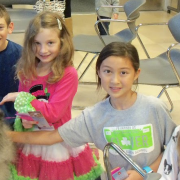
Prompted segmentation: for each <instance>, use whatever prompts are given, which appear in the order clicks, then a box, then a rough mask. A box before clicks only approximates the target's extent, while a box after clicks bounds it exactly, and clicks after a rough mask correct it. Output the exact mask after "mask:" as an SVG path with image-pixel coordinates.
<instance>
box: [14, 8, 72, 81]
mask: <svg viewBox="0 0 180 180" xmlns="http://www.w3.org/2000/svg"><path fill="white" fill-rule="evenodd" d="M57 19H58V20H59V21H60V22H61V25H62V29H61V30H60V29H59V25H58V21H57ZM40 28H48V29H51V28H53V29H54V28H55V29H57V31H58V32H59V39H60V41H61V49H60V51H59V55H58V56H57V57H56V58H55V59H54V61H53V63H52V66H51V71H52V75H51V76H50V77H49V79H48V82H47V83H50V84H52V83H56V82H57V81H59V80H60V79H61V78H62V77H63V75H64V70H65V68H66V67H68V66H72V65H73V62H72V58H73V55H74V47H73V43H72V38H71V36H70V34H69V32H68V30H67V28H66V26H65V24H64V20H63V19H62V17H61V16H60V15H59V14H58V13H55V12H50V11H43V12H42V13H39V14H37V15H36V16H35V17H34V18H33V19H32V20H31V21H30V23H29V26H28V28H27V30H26V32H25V38H24V46H23V51H22V56H21V58H20V60H19V61H18V63H17V69H16V74H17V77H18V79H20V81H22V78H26V79H28V80H30V81H31V80H33V79H34V78H36V77H37V73H36V66H37V64H38V62H39V59H38V58H37V57H36V56H35V53H34V49H35V43H34V38H35V36H36V35H37V34H38V33H39V31H40Z"/></svg>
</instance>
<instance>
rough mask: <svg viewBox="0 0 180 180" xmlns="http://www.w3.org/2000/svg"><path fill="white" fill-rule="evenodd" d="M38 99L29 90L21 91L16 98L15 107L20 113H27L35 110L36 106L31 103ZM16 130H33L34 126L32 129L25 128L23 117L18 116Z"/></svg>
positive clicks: (15, 124)
mask: <svg viewBox="0 0 180 180" xmlns="http://www.w3.org/2000/svg"><path fill="white" fill-rule="evenodd" d="M34 99H36V97H35V96H33V95H31V94H30V93H27V92H20V93H19V94H18V96H17V98H16V100H15V103H14V108H15V109H16V111H17V112H19V113H27V112H29V111H35V109H34V107H33V106H32V105H31V101H32V100H34ZM14 130H15V131H32V130H33V127H32V128H30V129H25V128H24V127H23V125H22V122H21V119H20V118H19V117H16V119H15V123H14Z"/></svg>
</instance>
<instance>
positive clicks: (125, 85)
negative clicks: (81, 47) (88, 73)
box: [98, 56, 140, 101]
mask: <svg viewBox="0 0 180 180" xmlns="http://www.w3.org/2000/svg"><path fill="white" fill-rule="evenodd" d="M139 73H140V69H139V70H138V71H137V72H135V70H134V68H133V66H132V63H131V61H130V60H129V58H127V57H118V56H109V57H108V58H106V59H105V60H104V61H103V62H102V64H101V66H100V70H99V71H98V75H99V78H100V79H101V85H102V87H103V88H104V90H105V91H106V92H107V93H108V94H109V95H110V97H111V101H113V100H117V99H121V100H122V99H126V97H128V96H129V95H130V94H131V93H132V90H131V88H132V85H133V82H134V81H135V80H136V79H137V78H138V76H139Z"/></svg>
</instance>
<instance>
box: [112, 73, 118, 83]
mask: <svg viewBox="0 0 180 180" xmlns="http://www.w3.org/2000/svg"><path fill="white" fill-rule="evenodd" d="M111 82H112V83H114V84H118V83H119V82H120V77H119V75H118V74H112V77H111Z"/></svg>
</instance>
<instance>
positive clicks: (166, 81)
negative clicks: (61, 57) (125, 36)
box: [136, 13, 180, 112]
mask: <svg viewBox="0 0 180 180" xmlns="http://www.w3.org/2000/svg"><path fill="white" fill-rule="evenodd" d="M164 24H165V25H166V24H167V25H168V28H169V30H170V32H171V34H172V36H173V37H174V39H175V40H176V41H177V42H175V43H174V44H171V45H170V46H169V47H168V48H167V51H166V52H164V53H162V54H160V55H158V56H157V57H155V58H148V59H143V60H141V61H140V67H141V73H140V77H139V80H138V83H139V84H146V85H153V86H161V87H162V90H161V92H160V93H159V95H158V96H157V97H158V98H159V97H161V95H162V94H163V93H164V92H165V94H166V96H167V98H168V101H169V103H170V105H171V108H170V112H171V111H172V110H173V103H172V100H171V98H170V96H169V94H168V92H167V89H168V88H173V87H179V86H180V49H179V48H178V45H180V13H178V14H177V15H175V16H174V17H172V18H171V19H170V20H169V22H168V23H164ZM145 25H146V24H141V25H139V26H137V29H136V30H137V32H138V29H139V27H141V26H145ZM148 25H159V24H155V23H154V24H148ZM138 37H139V36H138ZM139 38H140V37H139Z"/></svg>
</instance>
